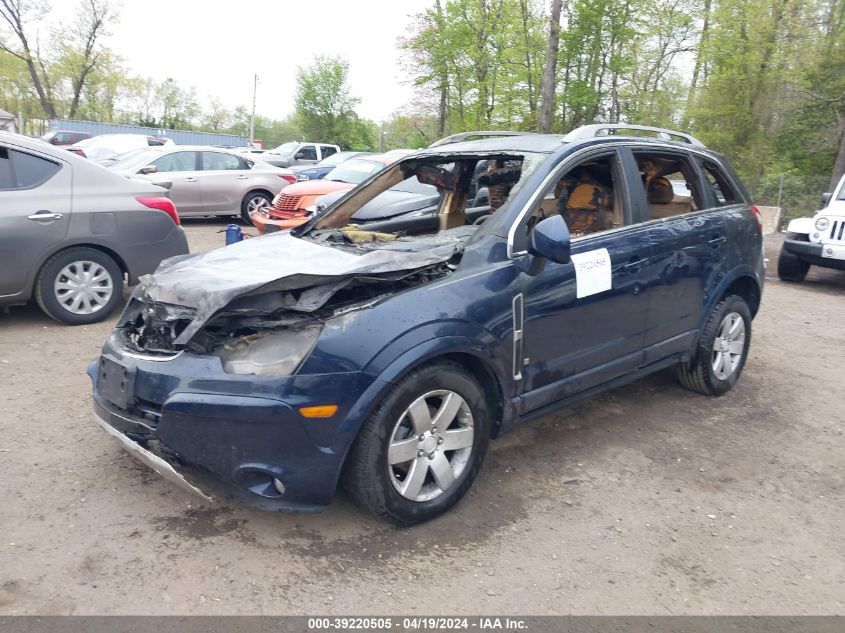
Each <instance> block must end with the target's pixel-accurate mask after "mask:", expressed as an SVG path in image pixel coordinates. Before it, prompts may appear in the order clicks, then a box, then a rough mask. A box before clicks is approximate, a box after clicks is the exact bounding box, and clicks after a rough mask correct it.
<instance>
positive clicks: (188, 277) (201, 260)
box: [140, 227, 470, 345]
mask: <svg viewBox="0 0 845 633" xmlns="http://www.w3.org/2000/svg"><path fill="white" fill-rule="evenodd" d="M468 228H470V227H460V228H459V229H453V230H451V231H444V232H441V233H438V234H437V235H435V236H429V237H424V238H400V239H397V240H394V241H391V242H381V243H379V244H374V243H373V244H366V245H360V246H358V247H343V248H342V247H338V246H331V245H328V244H325V243H319V242H317V241H315V240H313V239H310V238H305V239H301V238H297V237H294V236H293V235H291V234H290V233H289V232H284V233H271V234H268V235H263V236H261V237H256V238H250V239H247V240H244V241H242V242H237V243H235V244H231V245H229V246H224V247H222V248H218V249H216V250H213V251H211V252H208V253H202V254H197V255H183V256H179V257H174V258H171V259H168V260H165V261H164V262H162V264H161V265H160V266H159V267H158V269H157V270H156V272H155V273H153V274H151V275H144V276H143V277H141V279H140V282H141V284H142V286H143V296H144V300H145V301H151V302H160V303H165V304H170V305H176V306H183V307H186V308H190V309H192V310H194V311H195V313H194V318H193V320H192V322H191V323H190V325H188V326H187V327H186V328H185V330H183V331H182V332H181V334H180V335H179V337H178V338H177V339H176V340H175V341H174V342H175V343H176V344H179V345H183V344H185V343H187V342H188V341H189V340H190V339H191V337H193V335H194V334H196V332H197V331H198V330H199V329H200V328H202V326H203V325H204V324H205V323H206V321H208V319H209V318H210V317H211V316H212V315H213V314H214V313H216V312H217V311H218V310H221V309H222V308H224V307H226V306H227V305H228V304H229V303H230V302H231V301H232V300H234V299H235V298H237V297H242V296H245V295H251V294H252V295H255V294H263V293H266V292H273V291H288V290H304V289H313V290H309V292H303V293H301V298H300V300H299V301H298V302H296V303H294V304H292V305H290V308H291V309H294V310H299V311H304V312H308V311H313V310H316V309H318V308H319V307H321V306H322V305H323V304H324V303H325V301H326V300H328V298H329V297H330V296H331V295H332V294H334V292H335V291H336V290H337V289H338V288H340V287H342V286H343V285H345V284H346V283H348V281H349V280H350V279H353V278H374V279H378V278H381V277H384V278H386V279H397V278H401V277H402V276H403V275H404V274H407V273H410V272H412V271H414V270H418V269H420V268H425V267H427V266H432V265H435V264H438V263H441V262H445V261H447V260H449V259H450V258H451V257H452V256H453V255H454V254H455V252H457V251H458V250H460V249H462V247H463V242H464V241H465V240H466V238H467V237H468V234H467V230H466V229H468Z"/></svg>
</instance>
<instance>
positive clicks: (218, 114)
mask: <svg viewBox="0 0 845 633" xmlns="http://www.w3.org/2000/svg"><path fill="white" fill-rule="evenodd" d="M230 118H231V114H230V113H229V111H228V110H227V109H226V108H225V107H224V106H223V102H222V101H220V99H218V98H217V97H213V98H212V99H211V101H209V102H208V110H206V112H205V116H204V117H203V125H205V127H207V128H209V129H210V130H211V131H212V132H218V131H220V130H222V129H223V128H225V127H227V126H228V123H229V119H230Z"/></svg>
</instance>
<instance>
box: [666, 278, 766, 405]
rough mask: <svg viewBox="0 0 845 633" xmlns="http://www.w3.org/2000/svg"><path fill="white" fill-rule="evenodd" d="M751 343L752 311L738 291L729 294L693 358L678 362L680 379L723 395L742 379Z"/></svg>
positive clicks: (700, 389)
mask: <svg viewBox="0 0 845 633" xmlns="http://www.w3.org/2000/svg"><path fill="white" fill-rule="evenodd" d="M749 345H751V311H750V310H749V309H748V304H747V303H746V302H745V299H743V298H742V297H740V296H738V295H730V296H728V297H725V298H724V299H722V300H721V301H719V303H717V304H716V306H715V307H714V308H713V310H712V311H711V312H710V316H709V317H707V321H706V322H705V324H704V328H703V329H702V330H701V334H700V336H699V339H698V346H697V349H696V352H695V354H694V356H693V358H692V359H691V360H690V361H686V362H683V363H681V364H680V365H678V368H677V375H678V379H679V381H680V383H681V384H682V385H683V386H684V387H686V388H687V389H689V390H690V391H695V392H697V393H701V394H704V395H706V396H721V395H723V394H725V393H727V392H728V391H730V390H731V389H733V386H734V385H735V384H736V382H737V380H739V376H740V374H742V369H743V367H745V360H746V358H747V357H748V347H749Z"/></svg>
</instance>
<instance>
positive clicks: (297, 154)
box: [293, 152, 305, 160]
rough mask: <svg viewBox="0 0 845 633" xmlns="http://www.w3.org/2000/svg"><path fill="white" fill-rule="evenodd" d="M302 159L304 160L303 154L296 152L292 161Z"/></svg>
mask: <svg viewBox="0 0 845 633" xmlns="http://www.w3.org/2000/svg"><path fill="white" fill-rule="evenodd" d="M303 158H305V152H297V153H296V154H294V155H293V159H294V160H302V159H303Z"/></svg>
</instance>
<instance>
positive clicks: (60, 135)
mask: <svg viewBox="0 0 845 633" xmlns="http://www.w3.org/2000/svg"><path fill="white" fill-rule="evenodd" d="M87 138H91V135H90V134H88V132H71V131H69V130H52V131H50V132H47V133H46V134H44V135H43V136H41V140H42V141H44V142H45V143H49V144H50V145H74V144H76V143H78V142H79V141H84V140H85V139H87Z"/></svg>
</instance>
